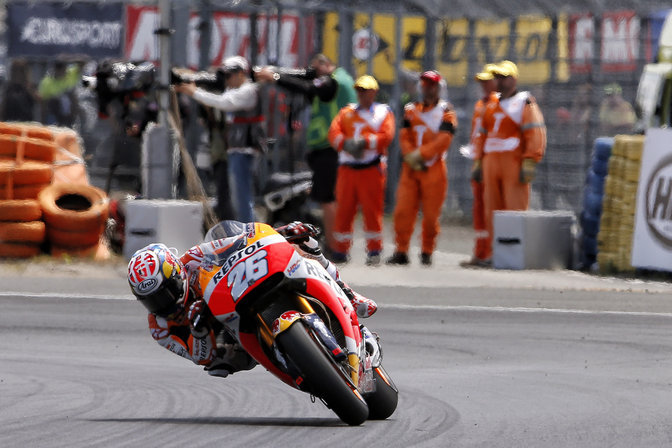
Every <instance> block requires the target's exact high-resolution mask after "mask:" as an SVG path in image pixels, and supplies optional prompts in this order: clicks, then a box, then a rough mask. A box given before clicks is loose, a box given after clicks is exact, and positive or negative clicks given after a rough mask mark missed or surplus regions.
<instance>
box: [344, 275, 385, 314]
mask: <svg viewBox="0 0 672 448" xmlns="http://www.w3.org/2000/svg"><path fill="white" fill-rule="evenodd" d="M336 283H337V284H338V286H340V287H341V289H342V290H343V292H344V293H345V295H346V297H347V298H348V299H349V300H350V303H351V304H352V307H353V308H354V309H355V313H357V316H358V317H361V318H367V317H371V316H372V315H373V314H374V313H375V312H376V311H377V310H378V305H376V302H374V301H373V300H371V299H369V298H366V297H364V296H363V295H361V294H359V293H357V292H355V291H353V290H352V288H350V287H349V286H348V285H347V284H345V282H343V281H342V280H338V281H337V282H336Z"/></svg>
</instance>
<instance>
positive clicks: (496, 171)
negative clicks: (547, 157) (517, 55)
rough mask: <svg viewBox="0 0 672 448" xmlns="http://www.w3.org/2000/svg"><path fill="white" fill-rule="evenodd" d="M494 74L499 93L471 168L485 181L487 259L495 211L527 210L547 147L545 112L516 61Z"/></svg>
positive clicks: (503, 64)
mask: <svg viewBox="0 0 672 448" xmlns="http://www.w3.org/2000/svg"><path fill="white" fill-rule="evenodd" d="M493 74H494V75H495V78H496V79H497V90H498V91H499V93H500V98H499V101H498V102H489V103H488V104H487V105H486V107H485V112H484V113H483V125H482V127H481V132H482V137H481V138H479V139H477V144H476V147H475V154H476V156H475V160H474V165H473V168H472V178H473V179H474V180H479V179H482V180H483V199H484V205H485V224H486V229H487V231H488V239H487V242H486V248H485V251H484V256H485V257H486V258H485V261H486V263H489V262H490V260H491V257H492V237H493V218H494V213H495V211H496V210H527V208H528V206H529V201H530V183H531V182H532V180H533V179H534V174H535V169H536V165H537V163H538V162H539V161H540V160H541V158H542V157H543V155H544V151H545V150H546V125H545V124H544V117H543V115H542V114H541V110H540V109H539V106H538V105H537V102H536V101H535V99H534V97H533V96H532V95H531V94H530V92H525V91H524V92H519V91H518V87H517V81H518V67H517V66H516V64H514V63H513V62H511V61H502V62H500V63H499V64H497V65H496V66H495V68H494V69H493Z"/></svg>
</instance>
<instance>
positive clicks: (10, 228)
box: [0, 221, 45, 244]
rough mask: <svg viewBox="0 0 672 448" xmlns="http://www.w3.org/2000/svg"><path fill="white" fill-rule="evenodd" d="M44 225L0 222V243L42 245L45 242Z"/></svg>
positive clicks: (38, 222) (39, 222) (38, 223)
mask: <svg viewBox="0 0 672 448" xmlns="http://www.w3.org/2000/svg"><path fill="white" fill-rule="evenodd" d="M44 231H45V230H44V223H43V222H42V221H32V222H0V241H2V242H5V243H38V244H39V243H41V242H43V241H44Z"/></svg>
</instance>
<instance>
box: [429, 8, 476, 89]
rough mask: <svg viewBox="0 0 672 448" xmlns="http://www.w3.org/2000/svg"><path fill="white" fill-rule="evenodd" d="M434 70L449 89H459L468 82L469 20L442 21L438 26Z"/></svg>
mask: <svg viewBox="0 0 672 448" xmlns="http://www.w3.org/2000/svg"><path fill="white" fill-rule="evenodd" d="M438 36H439V42H438V46H437V51H438V53H439V54H438V58H437V65H436V68H437V70H439V72H440V73H441V74H442V75H444V76H445V78H446V83H447V84H448V86H449V87H461V86H465V85H467V82H468V81H469V51H468V49H469V39H470V38H471V36H470V35H469V20H468V19H454V20H443V21H441V23H440V24H439V32H438Z"/></svg>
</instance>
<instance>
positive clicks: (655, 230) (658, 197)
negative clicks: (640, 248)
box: [646, 156, 672, 249]
mask: <svg viewBox="0 0 672 448" xmlns="http://www.w3.org/2000/svg"><path fill="white" fill-rule="evenodd" d="M646 224H647V225H648V227H649V230H650V231H651V233H652V234H653V235H654V236H655V238H656V239H657V240H658V241H659V242H660V243H662V244H663V245H664V246H665V247H667V248H670V249H672V156H668V157H665V158H663V159H662V160H661V161H660V163H659V164H658V166H657V167H656V169H655V170H654V171H653V174H652V175H651V176H650V177H649V179H648V181H647V183H646Z"/></svg>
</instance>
